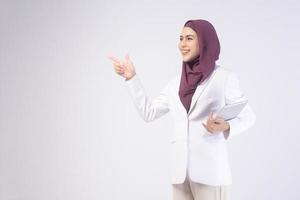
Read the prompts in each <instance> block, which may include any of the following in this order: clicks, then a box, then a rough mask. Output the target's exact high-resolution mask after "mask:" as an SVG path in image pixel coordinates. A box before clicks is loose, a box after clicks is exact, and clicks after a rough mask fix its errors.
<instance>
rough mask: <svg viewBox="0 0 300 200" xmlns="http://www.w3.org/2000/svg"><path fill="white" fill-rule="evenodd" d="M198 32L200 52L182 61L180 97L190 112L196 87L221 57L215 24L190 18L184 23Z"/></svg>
mask: <svg viewBox="0 0 300 200" xmlns="http://www.w3.org/2000/svg"><path fill="white" fill-rule="evenodd" d="M184 26H185V27H190V28H191V29H193V30H194V31H195V32H196V33H197V38H198V43H199V44H200V45H199V47H200V52H201V53H200V54H201V55H199V56H198V57H196V58H195V59H194V60H192V61H189V62H184V61H183V62H182V73H181V80H180V87H179V92H178V94H179V97H180V100H181V102H182V104H183V106H184V107H185V109H186V111H187V113H188V112H189V109H190V105H191V101H192V97H193V95H194V93H195V91H196V88H197V86H198V85H199V84H201V83H202V82H203V81H204V80H205V79H207V78H208V77H209V75H210V74H211V73H212V72H213V71H214V69H215V64H216V60H218V59H219V54H220V43H219V39H218V36H217V33H216V31H215V29H214V27H213V25H212V24H211V23H210V22H208V21H206V20H202V19H199V20H189V21H187V22H186V23H185V24H184Z"/></svg>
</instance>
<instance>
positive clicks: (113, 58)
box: [108, 56, 121, 63]
mask: <svg viewBox="0 0 300 200" xmlns="http://www.w3.org/2000/svg"><path fill="white" fill-rule="evenodd" d="M108 58H109V59H111V60H112V61H114V62H117V63H120V62H121V61H120V60H119V59H118V58H116V57H113V56H109V57H108Z"/></svg>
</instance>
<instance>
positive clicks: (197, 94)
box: [188, 69, 217, 115]
mask: <svg viewBox="0 0 300 200" xmlns="http://www.w3.org/2000/svg"><path fill="white" fill-rule="evenodd" d="M216 71H217V69H215V70H214V71H213V73H212V74H211V75H210V76H209V77H208V78H207V79H206V80H205V81H204V82H203V83H202V84H200V85H198V86H197V88H196V91H195V93H194V95H193V97H192V102H191V105H190V109H189V112H188V115H189V114H190V113H191V111H192V110H193V108H194V106H195V104H196V102H197V100H198V99H199V98H200V96H201V94H203V92H204V90H205V88H206V87H207V85H208V84H209V83H210V81H211V80H212V79H213V77H214V75H215V73H216Z"/></svg>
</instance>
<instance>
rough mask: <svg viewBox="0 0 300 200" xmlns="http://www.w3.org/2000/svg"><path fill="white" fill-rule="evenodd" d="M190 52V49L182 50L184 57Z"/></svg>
mask: <svg viewBox="0 0 300 200" xmlns="http://www.w3.org/2000/svg"><path fill="white" fill-rule="evenodd" d="M188 52H190V50H188V49H182V50H181V53H182V54H183V55H185V54H187V53H188Z"/></svg>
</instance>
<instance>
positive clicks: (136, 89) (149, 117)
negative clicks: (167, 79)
mask: <svg viewBox="0 0 300 200" xmlns="http://www.w3.org/2000/svg"><path fill="white" fill-rule="evenodd" d="M125 82H126V85H127V88H128V90H129V93H130V95H131V97H132V100H133V103H134V105H135V107H136V109H137V111H138V113H139V114H140V116H141V118H142V119H143V120H144V121H145V122H150V121H153V120H155V119H157V118H159V117H161V116H163V115H164V114H166V113H168V112H169V103H168V95H167V91H168V87H169V84H167V85H166V86H165V87H164V88H163V89H162V90H161V91H160V93H159V95H158V96H157V97H156V98H154V99H153V100H151V101H150V100H149V98H148V97H147V94H146V91H145V89H144V88H143V85H142V83H141V81H140V79H139V77H138V75H137V74H136V75H135V76H134V77H132V78H131V79H129V80H127V81H125Z"/></svg>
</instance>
